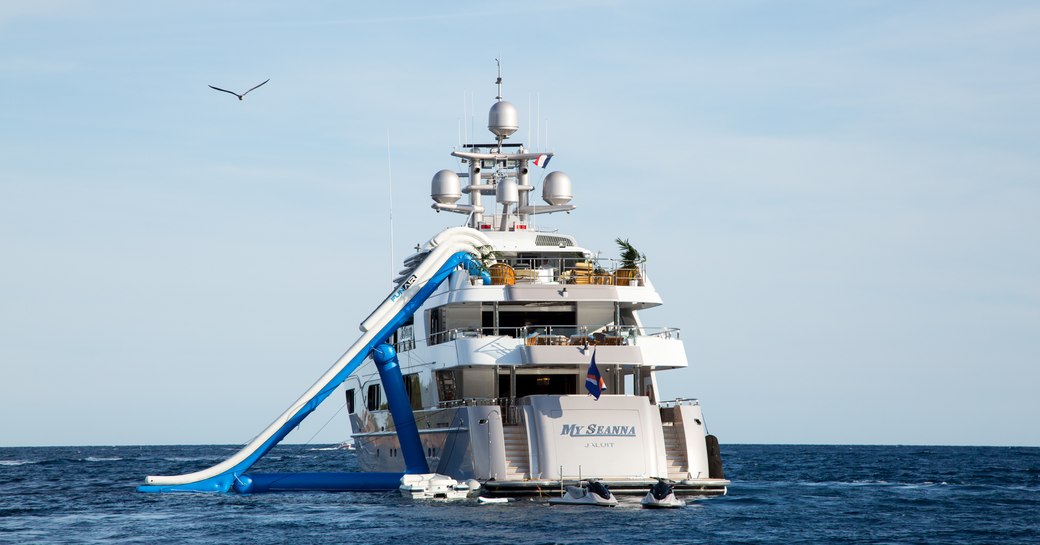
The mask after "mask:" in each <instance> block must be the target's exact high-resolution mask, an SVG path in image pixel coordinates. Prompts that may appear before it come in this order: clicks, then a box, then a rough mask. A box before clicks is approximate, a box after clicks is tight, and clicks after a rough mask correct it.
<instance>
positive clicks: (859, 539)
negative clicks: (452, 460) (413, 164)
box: [0, 445, 1040, 545]
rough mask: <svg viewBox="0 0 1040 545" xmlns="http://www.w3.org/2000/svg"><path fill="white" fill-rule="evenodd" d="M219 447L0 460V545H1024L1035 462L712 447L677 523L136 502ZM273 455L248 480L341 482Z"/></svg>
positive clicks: (883, 451)
mask: <svg viewBox="0 0 1040 545" xmlns="http://www.w3.org/2000/svg"><path fill="white" fill-rule="evenodd" d="M235 450H237V447H230V446H212V445H210V446H147V447H45V448H0V542H2V543H250V544H254V543H350V544H368V543H394V544H413V543H419V544H425V543H431V544H464V543H474V544H482V545H484V544H500V543H523V544H541V543H576V544H577V543H580V544H586V543H626V544H628V543H713V544H714V543H763V544H766V543H769V544H772V543H776V544H785V545H786V544H792V543H942V544H956V543H1000V544H1010V543H1023V544H1026V543H1028V544H1038V543H1040V448H998V447H923V446H790V445H783V446H778V445H723V446H722V454H723V457H724V461H725V470H726V476H727V477H728V478H730V479H731V480H732V481H733V484H732V485H731V487H730V492H729V495H727V496H725V497H720V498H712V499H704V500H699V501H694V502H691V503H690V505H688V506H687V507H686V508H684V509H680V510H674V511H649V510H643V509H640V508H639V505H638V503H637V502H638V500H637V499H634V498H633V499H631V500H630V501H623V504H622V505H621V506H620V507H617V508H612V509H608V508H596V507H550V506H549V505H547V504H546V503H545V502H544V501H539V500H534V499H532V500H520V501H515V502H511V503H509V504H505V505H478V504H477V503H476V502H475V501H473V500H468V501H462V502H454V503H446V502H441V501H412V500H406V499H403V498H401V497H400V496H398V495H397V494H391V493H367V494H364V493H287V494H266V495H254V496H237V495H222V494H165V495H160V494H141V493H138V492H135V490H134V487H135V486H136V485H137V484H139V483H140V482H141V481H142V479H143V478H144V476H145V475H149V474H176V473H184V472H189V471H195V470H198V469H202V468H204V467H208V466H210V465H212V464H214V463H217V462H220V461H221V460H223V459H224V458H225V457H227V456H228V455H230V454H231V453H233V452H234V451H235ZM354 467H356V466H355V461H354V458H353V454H352V453H351V452H349V451H345V450H336V449H332V448H331V447H315V446H300V445H288V446H280V447H278V448H277V449H275V450H274V451H272V453H271V454H270V455H268V457H267V458H265V459H264V460H262V461H261V463H260V464H258V466H256V467H254V470H255V471H282V470H298V471H349V470H351V469H353V468H354Z"/></svg>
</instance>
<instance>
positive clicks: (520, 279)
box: [490, 257, 646, 286]
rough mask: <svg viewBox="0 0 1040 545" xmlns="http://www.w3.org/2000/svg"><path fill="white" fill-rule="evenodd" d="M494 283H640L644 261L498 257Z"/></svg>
mask: <svg viewBox="0 0 1040 545" xmlns="http://www.w3.org/2000/svg"><path fill="white" fill-rule="evenodd" d="M490 274H491V283H492V284H493V285H513V284H588V285H604V286H642V285H644V279H645V278H646V264H645V263H639V264H636V265H634V266H625V263H624V262H622V261H621V260H616V259H607V258H564V257H537V258H514V257H506V258H500V259H498V260H497V261H496V262H495V263H494V264H492V265H491V266H490Z"/></svg>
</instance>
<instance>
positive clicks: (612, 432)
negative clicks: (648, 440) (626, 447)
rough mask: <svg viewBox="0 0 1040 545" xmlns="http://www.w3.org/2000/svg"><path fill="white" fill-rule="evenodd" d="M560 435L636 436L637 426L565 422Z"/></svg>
mask: <svg viewBox="0 0 1040 545" xmlns="http://www.w3.org/2000/svg"><path fill="white" fill-rule="evenodd" d="M562 426H563V427H562V428H561V429H560V435H569V436H571V437H635V436H636V427H635V426H602V425H599V424H587V425H581V424H563V425H562Z"/></svg>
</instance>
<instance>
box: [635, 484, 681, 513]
mask: <svg viewBox="0 0 1040 545" xmlns="http://www.w3.org/2000/svg"><path fill="white" fill-rule="evenodd" d="M640 503H641V504H642V505H643V507H645V508H647V509H675V508H677V507H683V506H685V505H686V502H684V501H682V500H680V499H679V498H676V497H675V492H674V491H673V490H672V485H671V484H670V483H668V482H667V481H665V480H664V479H657V484H655V485H654V486H652V487H650V491H649V492H647V493H646V496H645V497H644V498H643V501H641V502H640Z"/></svg>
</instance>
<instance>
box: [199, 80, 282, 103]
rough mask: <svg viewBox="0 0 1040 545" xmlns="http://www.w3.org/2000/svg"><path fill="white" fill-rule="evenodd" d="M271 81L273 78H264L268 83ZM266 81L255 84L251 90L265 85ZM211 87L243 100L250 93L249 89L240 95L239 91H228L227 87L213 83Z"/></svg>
mask: <svg viewBox="0 0 1040 545" xmlns="http://www.w3.org/2000/svg"><path fill="white" fill-rule="evenodd" d="M269 81H271V78H267V79H266V80H264V83H267V82H269ZM264 83H261V84H259V85H254V86H253V88H252V89H250V90H249V91H252V90H253V89H256V88H257V87H260V85H263V84H264ZM209 88H210V89H216V90H217V91H224V92H225V93H230V94H232V95H235V96H236V97H238V100H242V97H244V96H246V95H248V94H249V91H246V92H244V93H242V94H241V95H240V94H238V93H236V92H234V91H228V90H227V89H221V88H220V87H214V86H212V85H210V86H209Z"/></svg>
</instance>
